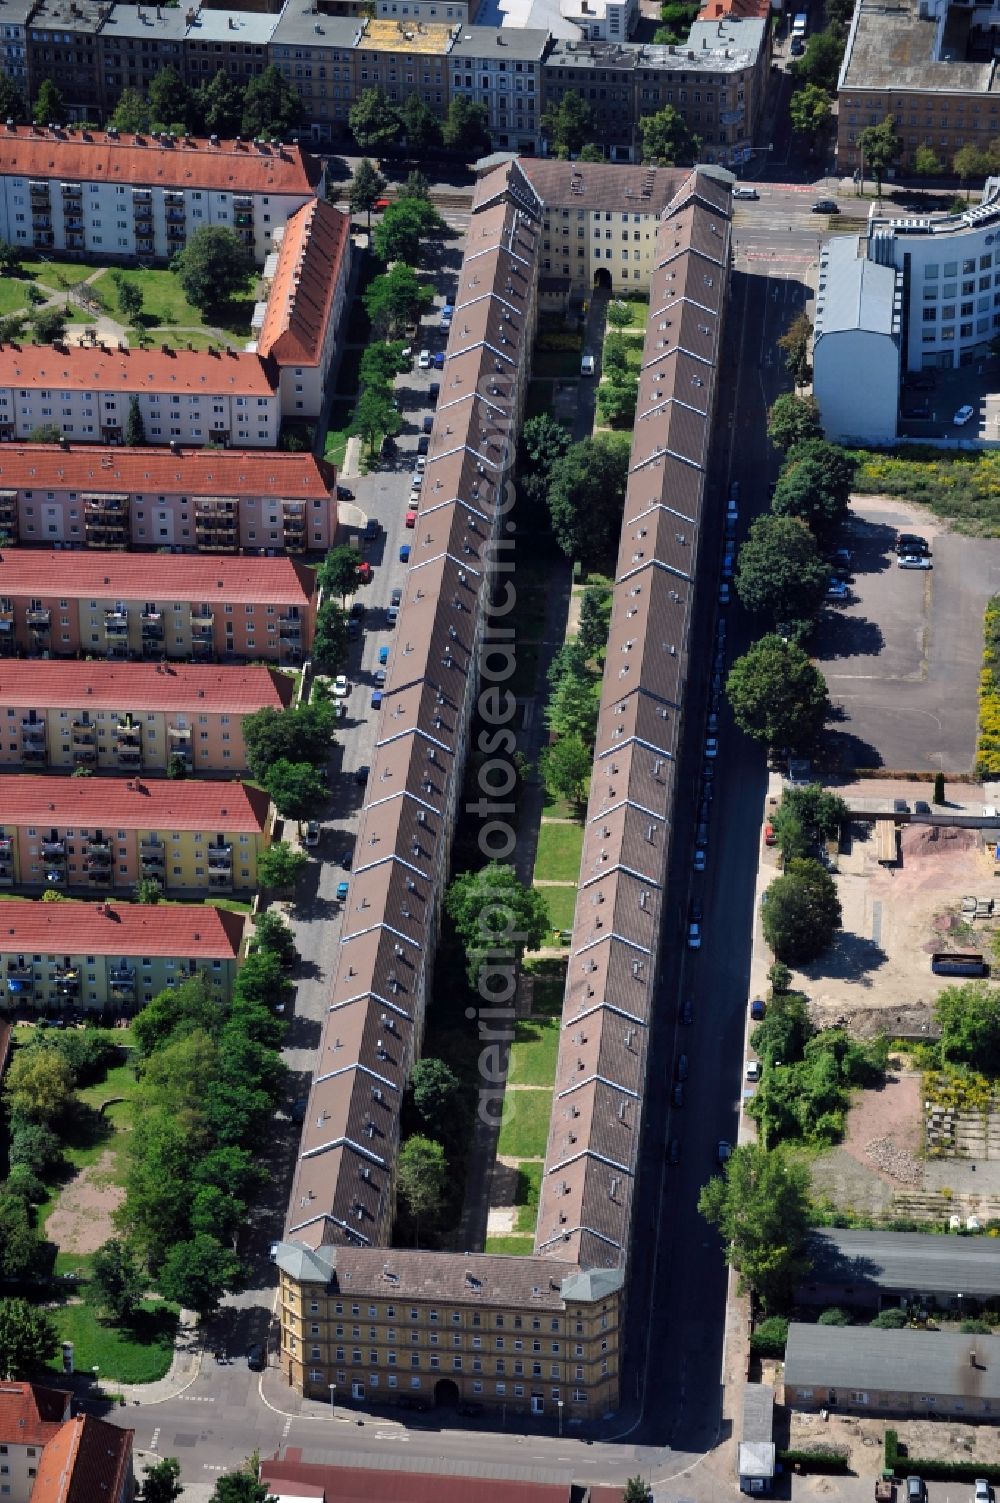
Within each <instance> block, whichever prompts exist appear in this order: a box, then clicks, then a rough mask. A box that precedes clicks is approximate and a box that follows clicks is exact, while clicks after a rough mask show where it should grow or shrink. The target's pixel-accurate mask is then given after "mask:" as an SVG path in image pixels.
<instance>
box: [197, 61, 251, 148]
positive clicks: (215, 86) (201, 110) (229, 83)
mask: <svg viewBox="0 0 1000 1503" xmlns="http://www.w3.org/2000/svg"><path fill="white" fill-rule="evenodd" d="M192 108H193V111H194V113H195V115H196V116H197V117H198V118H199V119H200V121H201V123H202V128H203V130H204V131H205V132H206V133H207V134H208V135H216V136H229V137H232V136H235V135H236V134H237V133H238V132H239V128H240V125H241V124H242V120H243V90H242V88H241V87H240V85H239V84H238V83H237V82H236V80H235V79H234V78H230V77H229V74H228V73H227V72H226V71H225V70H224V69H223V68H219V69H218V70H217V72H216V73H215V75H214V76H213V77H212V78H211V79H210V80H209V82H208V83H203V84H199V85H198V88H197V90H196V91H195V96H194V100H193V101H192Z"/></svg>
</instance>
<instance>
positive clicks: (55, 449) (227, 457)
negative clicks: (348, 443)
mask: <svg viewBox="0 0 1000 1503" xmlns="http://www.w3.org/2000/svg"><path fill="white" fill-rule="evenodd" d="M335 480H336V475H335V472H334V470H333V468H332V466H330V465H327V464H325V463H324V462H323V460H320V459H316V458H315V456H314V455H312V454H292V453H285V452H283V451H282V450H280V449H165V448H163V449H128V448H122V447H121V446H119V445H112V446H110V447H108V448H103V447H101V446H99V445H97V444H86V445H80V446H79V447H74V446H72V445H69V446H68V447H63V445H61V444H3V445H0V488H2V489H5V490H24V489H29V490H30V489H33V488H37V489H38V490H43V489H45V490H61V489H67V490H75V491H89V492H94V493H97V494H99V493H101V492H102V491H111V490H113V491H126V492H128V494H129V495H143V494H145V493H146V492H150V493H156V494H163V493H164V492H168V493H169V492H175V493H176V492H181V493H182V494H183V495H187V496H260V495H271V496H283V497H287V498H288V499H289V500H298V499H300V498H301V499H302V500H324V499H325V498H326V497H327V496H329V494H330V492H331V491H332V490H333V487H334V482H335ZM77 556H79V555H77Z"/></svg>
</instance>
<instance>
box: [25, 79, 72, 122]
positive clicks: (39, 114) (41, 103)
mask: <svg viewBox="0 0 1000 1503" xmlns="http://www.w3.org/2000/svg"><path fill="white" fill-rule="evenodd" d="M31 118H32V120H34V122H35V124H36V125H62V124H63V122H64V121H65V119H66V105H65V104H64V102H63V97H62V95H61V94H60V92H59V90H58V89H57V88H56V86H55V84H54V83H53V82H52V80H51V78H43V79H42V82H41V85H40V87H39V90H38V93H37V94H36V96H35V108H34V110H33V111H32V114H31Z"/></svg>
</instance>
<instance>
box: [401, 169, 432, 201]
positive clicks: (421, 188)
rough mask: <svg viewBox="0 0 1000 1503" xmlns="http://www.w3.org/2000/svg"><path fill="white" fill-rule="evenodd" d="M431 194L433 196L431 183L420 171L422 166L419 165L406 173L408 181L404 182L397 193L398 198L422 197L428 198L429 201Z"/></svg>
mask: <svg viewBox="0 0 1000 1503" xmlns="http://www.w3.org/2000/svg"><path fill="white" fill-rule="evenodd" d="M430 196H431V185H430V183H429V182H428V180H427V178H426V177H425V176H424V174H423V173H422V172H421V171H420V168H419V167H414V169H413V171H412V172H408V173H407V175H406V182H405V183H404V184H403V186H402V188H400V190H399V192H398V194H397V197H398V198H421V199H427V200H428V201H429V200H430Z"/></svg>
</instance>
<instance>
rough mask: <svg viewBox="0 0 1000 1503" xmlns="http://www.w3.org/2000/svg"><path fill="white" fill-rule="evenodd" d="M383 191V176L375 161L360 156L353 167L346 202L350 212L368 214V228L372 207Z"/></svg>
mask: <svg viewBox="0 0 1000 1503" xmlns="http://www.w3.org/2000/svg"><path fill="white" fill-rule="evenodd" d="M384 192H385V178H384V177H383V176H382V174H381V172H379V170H378V168H377V167H376V166H375V163H374V162H372V161H371V160H370V159H369V158H368V157H362V158H361V160H360V162H359V163H358V165H357V167H356V168H355V169H354V176H353V177H352V178H351V186H350V189H349V190H348V195H347V203H348V207H349V208H350V211H351V213H352V214H365V215H367V216H368V228H369V230H370V229H371V227H372V209H374V207H375V204H376V201H377V200H378V199H380V198H381V197H382V194H383V193H384Z"/></svg>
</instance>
